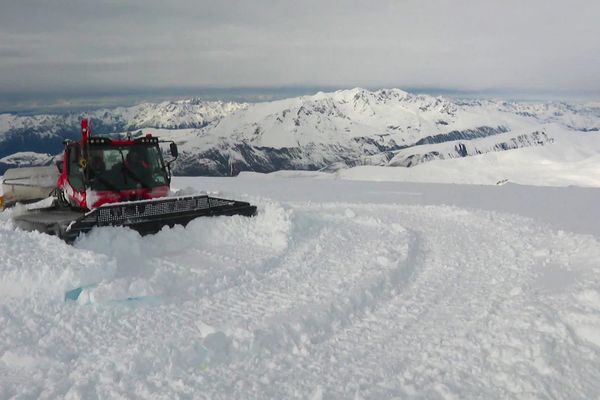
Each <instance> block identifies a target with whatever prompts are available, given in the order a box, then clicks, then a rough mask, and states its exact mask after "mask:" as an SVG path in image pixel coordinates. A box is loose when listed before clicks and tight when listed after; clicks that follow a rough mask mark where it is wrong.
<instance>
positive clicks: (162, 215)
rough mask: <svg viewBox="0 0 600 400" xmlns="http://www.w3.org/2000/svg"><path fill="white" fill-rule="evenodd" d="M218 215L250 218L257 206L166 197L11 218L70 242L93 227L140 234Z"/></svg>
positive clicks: (239, 202)
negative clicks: (123, 228)
mask: <svg viewBox="0 0 600 400" xmlns="http://www.w3.org/2000/svg"><path fill="white" fill-rule="evenodd" d="M219 215H243V216H248V217H251V216H254V215H256V206H253V205H251V204H250V203H246V202H243V201H236V200H227V199H221V198H217V197H210V196H207V195H201V196H186V197H166V198H162V199H153V200H140V201H131V202H123V203H113V204H106V205H104V206H102V207H98V208H96V209H94V210H91V211H88V212H86V213H83V212H78V211H74V210H68V209H56V208H53V209H45V210H36V211H32V212H28V213H25V214H23V215H20V216H18V217H16V218H14V221H15V223H16V224H17V226H19V227H21V228H22V229H25V230H28V231H33V230H35V231H40V232H44V233H48V234H51V235H56V236H58V237H60V238H61V239H63V240H65V241H66V242H67V243H71V242H73V241H74V240H75V239H77V237H78V236H79V235H83V234H85V233H87V232H89V231H91V230H92V229H93V228H96V227H103V226H125V227H128V228H131V229H133V230H135V231H137V232H139V233H140V234H141V235H149V234H153V233H157V232H158V231H160V230H161V229H162V228H163V227H164V226H170V227H173V226H175V225H183V226H185V225H187V224H188V223H189V222H190V221H191V220H193V219H195V218H198V217H211V216H219Z"/></svg>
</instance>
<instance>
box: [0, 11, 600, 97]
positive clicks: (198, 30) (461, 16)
mask: <svg viewBox="0 0 600 400" xmlns="http://www.w3.org/2000/svg"><path fill="white" fill-rule="evenodd" d="M4 3H6V4H4ZM0 8H1V10H2V13H1V14H0V39H1V41H0V94H1V93H2V92H7V93H8V92H11V93H19V92H28V93H35V92H36V91H53V90H56V91H61V90H62V91H65V90H75V89H76V88H80V89H81V90H90V91H94V90H106V91H110V90H122V89H124V88H131V89H140V90H141V89H147V88H162V89H165V88H169V87H207V86H208V87H252V86H260V87H269V86H271V87H276V86H302V85H309V86H327V87H335V86H340V87H348V86H356V85H357V86H370V87H374V86H398V87H414V86H421V87H439V88H452V89H459V90H465V91H469V90H472V91H478V90H485V89H487V88H495V89H502V90H511V89H518V90H522V91H527V90H530V91H540V92H553V91H554V92H573V93H576V92H582V93H583V92H585V93H590V92H591V93H600V40H599V39H598V38H599V37H600V26H599V25H598V23H597V21H598V19H599V18H600V2H596V1H590V0H573V1H558V0H547V1H542V0H529V1H517V0H508V1H478V0H452V1H451V0H433V1H418V0H404V1H401V0H398V1H359V0H350V1H314V0H307V1H266V0H262V1H241V0H238V1H192V0H189V1H168V2H167V1H158V0H150V1H141V0H135V1H117V0H113V1H89V0H84V1H75V0H70V1H67V0H55V1H31V0H23V1H5V0H2V4H1V7H0Z"/></svg>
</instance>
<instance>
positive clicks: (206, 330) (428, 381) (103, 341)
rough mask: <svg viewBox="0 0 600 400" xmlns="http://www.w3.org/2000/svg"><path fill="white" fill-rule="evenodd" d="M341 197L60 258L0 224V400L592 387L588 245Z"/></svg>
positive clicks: (46, 244) (448, 394) (548, 232)
mask: <svg viewBox="0 0 600 400" xmlns="http://www.w3.org/2000/svg"><path fill="white" fill-rule="evenodd" d="M242 182H243V181H242ZM260 182H261V181H260V180H256V181H254V185H256V186H257V187H258V186H260ZM348 185H349V186H348V187H352V188H354V187H355V184H350V183H349V184H348ZM340 188H343V184H340ZM470 190H472V191H473V190H476V188H471V189H470ZM565 190H567V189H565ZM361 196H364V194H361ZM340 197H342V198H345V201H344V202H332V201H319V202H302V201H294V200H293V199H292V200H291V201H275V200H268V199H265V198H262V199H261V198H253V199H252V200H256V201H255V203H257V204H262V205H263V207H262V209H260V210H259V214H258V216H257V217H255V218H252V219H246V218H242V217H232V218H209V219H198V220H195V221H192V222H191V223H190V224H189V225H188V227H187V228H185V229H183V228H179V227H176V228H173V229H165V230H163V231H161V232H160V233H158V234H157V235H154V236H148V237H144V238H142V237H140V236H139V235H137V234H136V233H135V232H131V231H128V230H126V229H122V228H107V229H99V230H96V231H93V232H91V234H89V235H88V236H86V237H85V238H83V239H80V240H79V241H78V242H76V243H75V246H74V247H70V246H68V245H66V244H64V243H62V242H60V241H59V240H57V239H56V238H52V237H48V236H43V235H39V234H34V233H26V232H21V231H18V230H15V229H14V228H13V227H12V225H11V223H10V221H9V219H8V218H7V215H6V213H3V214H2V215H1V220H0V237H1V239H2V240H1V241H0V253H1V254H2V256H3V260H7V262H6V265H3V266H2V269H0V282H1V286H0V288H2V292H1V296H0V324H1V325H2V326H3V329H2V330H1V331H0V398H11V397H13V396H15V397H17V396H20V397H21V398H57V397H61V398H69V397H73V398H75V397H84V398H90V397H96V396H97V397H100V398H115V397H119V396H121V397H138V398H185V397H191V398H202V397H206V398H216V399H219V398H222V399H226V398H227V399H228V398H265V399H266V398H309V397H312V396H314V397H315V398H319V397H322V398H340V399H341V398H364V399H369V398H393V397H400V398H410V397H413V396H414V397H419V396H424V397H429V398H452V397H458V398H465V397H479V398H481V397H483V398H507V397H509V398H510V397H552V398H555V397H560V398H593V397H595V396H597V394H598V393H600V385H599V384H598V383H597V382H600V372H599V371H600V343H598V341H597V337H598V335H600V294H599V293H600V286H599V285H598V282H600V267H599V265H598V262H597V260H598V259H600V244H599V243H598V241H597V238H596V237H595V236H593V235H578V234H574V233H568V232H563V231H558V230H552V229H548V228H546V227H544V226H542V225H541V224H540V223H539V222H537V221H535V220H533V219H529V218H524V217H520V216H515V215H511V214H505V213H498V212H494V211H477V210H467V209H465V208H459V207H455V206H442V205H429V206H427V205H418V204H415V205H402V204H392V203H387V204H372V203H368V202H366V203H365V202H363V201H364V199H362V198H361V200H357V201H353V200H352V199H353V198H357V197H356V194H354V193H353V192H352V191H351V190H347V191H345V192H343V193H340ZM413 197H414V196H413ZM379 198H381V197H379ZM25 241H27V242H28V243H29V244H28V246H34V252H35V253H36V254H38V256H34V257H28V256H25V255H24V253H25V251H26V249H25V248H24V247H23V246H25V245H22V243H25ZM78 260H79V261H78ZM50 261H52V262H53V264H52V265H50V264H49V262H50ZM54 263H56V264H57V265H54ZM82 286H86V288H84V289H83V291H82V293H81V295H80V296H79V299H78V300H77V301H76V302H72V301H69V302H65V301H64V293H65V291H68V290H71V289H74V288H76V287H82ZM14 287H23V288H24V290H23V291H17V290H9V289H8V288H14ZM132 297H133V298H142V299H143V298H154V299H157V301H156V302H144V301H140V302H126V301H123V300H125V299H128V298H132ZM25 383H27V384H25Z"/></svg>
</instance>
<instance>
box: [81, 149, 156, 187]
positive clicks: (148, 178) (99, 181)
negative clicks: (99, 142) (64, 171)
mask: <svg viewBox="0 0 600 400" xmlns="http://www.w3.org/2000/svg"><path fill="white" fill-rule="evenodd" d="M87 172H88V182H89V187H90V189H92V190H111V191H118V190H126V189H139V188H154V187H157V186H164V185H167V184H168V181H167V174H166V172H165V168H164V165H163V159H162V155H161V153H160V149H159V147H158V146H155V145H146V144H135V145H130V146H90V149H89V156H88V164H87Z"/></svg>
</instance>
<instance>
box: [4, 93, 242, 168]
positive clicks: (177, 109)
mask: <svg viewBox="0 0 600 400" xmlns="http://www.w3.org/2000/svg"><path fill="white" fill-rule="evenodd" d="M245 107H247V104H244V103H232V102H221V101H209V102H207V101H201V100H198V99H187V100H178V101H165V102H161V103H143V104H139V105H136V106H133V107H117V108H113V109H100V110H94V111H90V112H85V113H68V114H40V115H33V116H23V115H14V114H0V157H6V156H10V155H12V154H14V153H19V152H29V153H31V152H35V153H40V155H39V156H37V157H35V159H36V160H38V161H39V159H40V158H42V155H43V154H47V153H50V154H57V153H60V152H61V150H62V142H63V140H64V139H78V138H79V135H80V133H79V124H80V120H81V118H82V117H84V116H85V117H88V118H90V120H91V123H92V127H93V131H94V133H95V134H100V135H106V134H112V133H115V132H124V131H129V130H138V129H141V128H148V127H151V128H165V129H183V128H201V127H203V126H205V125H207V124H209V123H211V122H213V121H215V120H218V119H220V118H223V117H224V116H225V115H227V114H230V113H232V112H234V111H236V110H240V109H243V108H245ZM31 165H33V164H31ZM11 166H13V165H11V164H10V163H5V162H4V160H0V173H2V171H3V170H5V169H6V168H7V167H11Z"/></svg>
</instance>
